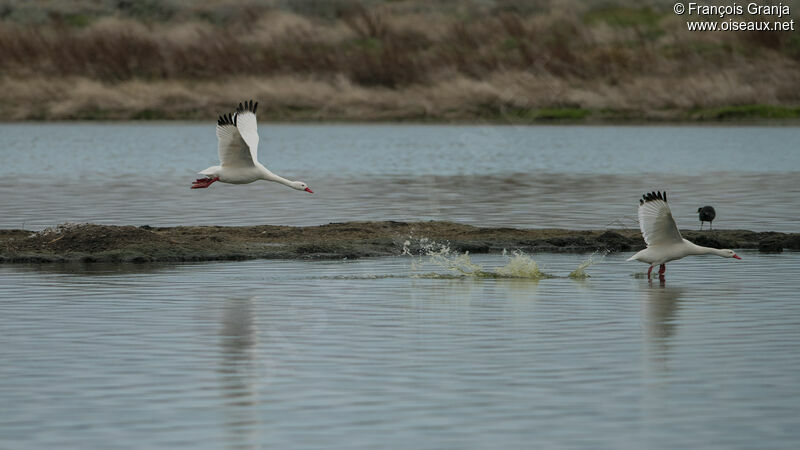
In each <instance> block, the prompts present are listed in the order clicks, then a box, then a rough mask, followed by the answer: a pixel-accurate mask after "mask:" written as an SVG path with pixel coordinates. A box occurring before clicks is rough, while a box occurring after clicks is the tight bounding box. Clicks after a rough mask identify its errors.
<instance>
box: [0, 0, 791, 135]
mask: <svg viewBox="0 0 800 450" xmlns="http://www.w3.org/2000/svg"><path fill="white" fill-rule="evenodd" d="M65 3H66V4H67V5H70V6H64V4H65ZM26 5H28V4H27V3H26V2H5V3H2V2H0V118H4V119H48V118H54V119H72V118H90V119H91V118H144V119H158V118H210V117H214V115H215V114H218V112H219V111H221V110H224V109H226V108H227V107H228V106H229V103H230V101H231V99H232V98H234V99H235V98H244V97H256V98H259V99H260V100H261V104H262V105H264V106H266V108H265V109H264V111H265V112H266V113H267V115H268V116H270V117H271V118H274V119H361V120H364V119H413V120H426V119H453V120H463V119H468V120H474V119H486V120H510V121H515V122H516V121H531V120H552V119H568V120H581V119H584V118H587V117H594V118H613V119H729V118H740V117H773V118H775V117H778V118H796V117H798V116H800V89H798V87H800V86H798V79H800V32H760V33H751V32H738V33H737V32H690V31H688V30H687V29H686V24H685V22H686V17H685V16H684V17H678V16H675V15H674V14H673V13H672V12H671V6H672V3H669V2H662V3H654V4H651V5H650V6H640V4H639V3H637V2H623V3H617V4H611V3H595V2H580V1H578V2H572V3H564V2H555V1H554V2H549V1H545V0H541V1H522V0H519V1H497V2H494V3H493V5H492V6H484V5H485V3H478V2H475V3H469V2H466V3H465V2H456V1H447V0H443V1H437V2H423V1H421V0H406V1H391V2H388V1H387V2H380V1H373V2H366V3H363V4H361V3H355V2H344V1H342V2H325V1H316V2H315V1H311V0H306V1H297V2H278V1H272V2H271V1H250V2H247V1H243V2H242V1H240V2H230V1H226V0H218V1H208V2H202V3H201V4H200V5H201V6H197V5H198V4H197V3H195V2H178V1H164V2H156V1H143V2H129V1H123V0H120V1H117V2H105V3H102V5H106V8H107V9H103V7H101V6H97V5H98V2H81V1H77V0H76V1H73V2H60V3H59V2H37V8H36V9H35V11H34V10H33V9H31V8H30V7H29V5H28V6H26ZM42 5H44V6H42ZM108 5H111V6H108ZM26 8H27V9H26ZM32 11H34V12H35V13H34V12H32ZM754 19H755V18H754ZM764 19H765V20H773V19H777V18H764ZM790 19H791V17H789V18H782V19H781V20H790ZM708 20H714V18H708Z"/></svg>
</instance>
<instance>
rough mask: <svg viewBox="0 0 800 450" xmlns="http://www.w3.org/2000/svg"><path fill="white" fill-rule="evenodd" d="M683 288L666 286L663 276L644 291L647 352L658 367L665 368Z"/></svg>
mask: <svg viewBox="0 0 800 450" xmlns="http://www.w3.org/2000/svg"><path fill="white" fill-rule="evenodd" d="M684 290H685V289H684V288H674V287H667V286H666V285H665V283H664V280H663V277H661V281H660V283H659V285H654V284H652V283H648V285H647V287H646V288H644V289H643V292H644V293H645V298H644V300H645V301H644V309H643V314H644V317H643V322H644V329H645V336H646V343H647V344H646V346H647V353H648V354H649V355H650V359H651V360H652V361H653V362H655V363H657V365H658V366H659V368H660V369H663V370H667V369H668V368H667V363H668V362H669V353H670V341H671V340H672V338H673V337H674V336H675V332H676V323H675V315H676V314H677V312H678V310H679V309H680V307H681V303H682V302H681V297H682V296H683V294H684Z"/></svg>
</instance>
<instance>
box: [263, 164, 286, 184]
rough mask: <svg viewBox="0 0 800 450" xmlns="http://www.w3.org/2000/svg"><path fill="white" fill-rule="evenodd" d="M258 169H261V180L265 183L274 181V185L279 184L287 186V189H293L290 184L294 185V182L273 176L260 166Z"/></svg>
mask: <svg viewBox="0 0 800 450" xmlns="http://www.w3.org/2000/svg"><path fill="white" fill-rule="evenodd" d="M259 168H260V169H261V177H262V178H263V179H265V180H267V181H274V182H276V183H280V184H283V185H286V186H289V187H294V186H292V183H294V181H291V180H287V179H286V178H283V177H281V176H278V175H275V174H274V173H272V172H270V171H269V170H268V169H267V168H266V167H264V166H262V165H259Z"/></svg>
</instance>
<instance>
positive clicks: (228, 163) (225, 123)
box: [192, 100, 314, 194]
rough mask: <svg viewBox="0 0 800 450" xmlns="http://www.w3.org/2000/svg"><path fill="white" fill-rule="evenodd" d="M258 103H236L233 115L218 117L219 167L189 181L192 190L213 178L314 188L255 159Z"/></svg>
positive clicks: (296, 187)
mask: <svg viewBox="0 0 800 450" xmlns="http://www.w3.org/2000/svg"><path fill="white" fill-rule="evenodd" d="M256 108H258V102H255V103H253V101H252V100H250V101H249V102H244V104H242V103H239V107H238V108H236V112H235V113H234V114H228V115H222V116H220V117H219V120H217V139H219V147H218V151H219V162H220V165H219V166H212V167H209V168H208V169H206V170H204V171H202V172H199V173H200V174H201V175H205V178H200V179H198V180H196V181H195V182H194V183H192V189H201V188H207V187H209V186H211V184H212V183H214V182H215V181H219V182H222V183H232V184H247V183H252V182H254V181H256V180H267V181H275V182H276V183H280V184H285V185H286V186H289V187H290V188H292V189H297V190H298V191H306V192H309V193H311V194H313V193H314V191H312V190H311V188H309V187H308V185H307V184H305V183H303V182H302V181H290V180H287V179H286V178H283V177H279V176H278V175H275V174H274V173H272V172H270V171H269V169H267V168H266V167H264V165H263V164H261V163H260V162H258V128H257V126H256Z"/></svg>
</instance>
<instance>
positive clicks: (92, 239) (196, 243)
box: [0, 221, 800, 263]
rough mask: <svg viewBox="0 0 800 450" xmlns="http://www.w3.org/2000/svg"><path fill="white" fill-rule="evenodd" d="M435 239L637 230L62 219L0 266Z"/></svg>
mask: <svg viewBox="0 0 800 450" xmlns="http://www.w3.org/2000/svg"><path fill="white" fill-rule="evenodd" d="M682 233H683V235H684V237H686V238H687V239H689V240H692V241H694V242H696V243H697V244H700V245H706V246H709V247H717V248H732V249H758V250H760V251H767V252H780V251H782V250H783V249H790V250H800V233H776V232H753V231H747V230H715V231H690V230H683V231H682ZM431 241H435V242H437V243H440V244H447V245H448V246H449V247H450V249H451V250H453V251H458V252H465V251H469V252H470V253H494V252H501V251H502V250H503V249H508V250H516V249H519V250H522V251H524V252H527V253H535V252H588V251H595V250H609V251H612V252H627V251H636V250H639V249H641V248H643V247H644V241H643V240H642V237H641V234H640V233H639V231H638V230H634V229H615V230H562V229H515V228H480V227H474V226H469V225H461V224H455V223H450V222H410V223H406V222H394V221H386V222H347V223H331V224H328V225H320V226H312V227H288V226H271V225H261V226H246V227H221V226H189V227H168V228H167V227H165V228H156V227H149V226H141V227H136V226H107V225H94V224H64V225H60V226H58V227H54V228H51V229H47V230H44V231H41V232H32V231H27V230H0V263H15V262H70V261H83V262H156V261H211V260H241V259H338V258H362V257H371V256H392V255H400V254H401V253H402V251H403V248H404V246H405V247H406V248H408V249H409V250H410V251H411V252H412V253H414V252H417V251H419V249H420V247H421V246H422V245H426V243H427V244H429V243H430V242H431Z"/></svg>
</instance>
